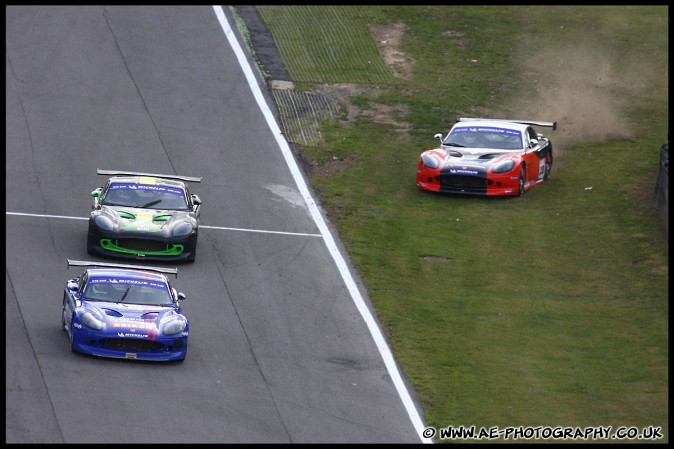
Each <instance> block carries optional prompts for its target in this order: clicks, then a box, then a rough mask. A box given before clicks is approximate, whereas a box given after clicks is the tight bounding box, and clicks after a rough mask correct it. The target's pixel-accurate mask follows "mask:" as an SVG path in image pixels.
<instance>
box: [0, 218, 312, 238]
mask: <svg viewBox="0 0 674 449" xmlns="http://www.w3.org/2000/svg"><path fill="white" fill-rule="evenodd" d="M5 214H6V215H19V216H23V217H40V218H62V219H65V220H88V219H89V217H68V216H65V215H45V214H26V213H23V212H5ZM199 229H220V230H223V231H241V232H257V233H261V234H280V235H297V236H302V237H323V236H322V235H321V234H308V233H305V232H285V231H269V230H264V229H245V228H228V227H225V226H206V225H199Z"/></svg>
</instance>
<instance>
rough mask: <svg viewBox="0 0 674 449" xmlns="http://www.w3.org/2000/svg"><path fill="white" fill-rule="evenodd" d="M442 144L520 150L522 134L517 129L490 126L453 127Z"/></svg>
mask: <svg viewBox="0 0 674 449" xmlns="http://www.w3.org/2000/svg"><path fill="white" fill-rule="evenodd" d="M442 144H443V145H446V146H452V147H465V148H490V149H492V148H493V149H499V150H521V149H522V148H523V144H522V135H521V133H520V132H519V131H516V130H512V129H506V128H496V127H491V126H475V127H473V126H470V127H468V126H467V127H459V128H454V129H453V130H452V131H451V132H450V133H449V135H448V136H447V138H446V139H445V140H444V141H443V142H442Z"/></svg>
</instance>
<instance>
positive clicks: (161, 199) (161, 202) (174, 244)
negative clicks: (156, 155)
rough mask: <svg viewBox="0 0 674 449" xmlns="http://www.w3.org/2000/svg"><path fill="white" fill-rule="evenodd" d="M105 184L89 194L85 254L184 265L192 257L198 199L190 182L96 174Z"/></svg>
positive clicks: (130, 174)
mask: <svg viewBox="0 0 674 449" xmlns="http://www.w3.org/2000/svg"><path fill="white" fill-rule="evenodd" d="M97 174H99V175H108V176H110V178H109V179H108V182H107V183H106V184H105V186H103V187H99V188H97V189H96V190H94V191H93V192H91V196H92V197H93V205H92V211H91V216H90V217H89V233H88V238H87V252H88V253H89V254H98V255H104V256H113V257H119V258H127V259H137V260H166V261H176V260H185V261H189V262H193V261H194V259H195V257H196V253H197V235H198V231H199V212H200V208H201V199H200V198H199V196H198V195H195V194H193V193H191V192H190V190H189V186H188V184H187V183H188V182H201V178H200V177H199V178H197V177H191V176H176V175H159V174H151V173H137V172H125V171H115V170H100V169H98V170H97Z"/></svg>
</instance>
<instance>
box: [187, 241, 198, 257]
mask: <svg viewBox="0 0 674 449" xmlns="http://www.w3.org/2000/svg"><path fill="white" fill-rule="evenodd" d="M190 250H191V251H190V257H188V258H187V259H186V260H187V262H190V263H192V262H194V260H195V259H196V258H197V237H196V236H195V237H194V244H193V245H192V248H190Z"/></svg>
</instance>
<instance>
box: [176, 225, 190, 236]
mask: <svg viewBox="0 0 674 449" xmlns="http://www.w3.org/2000/svg"><path fill="white" fill-rule="evenodd" d="M191 232H192V225H190V224H189V223H180V224H178V225H177V226H176V227H175V228H173V232H172V234H173V235H174V236H176V237H178V236H182V235H187V234H189V233H191Z"/></svg>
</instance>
